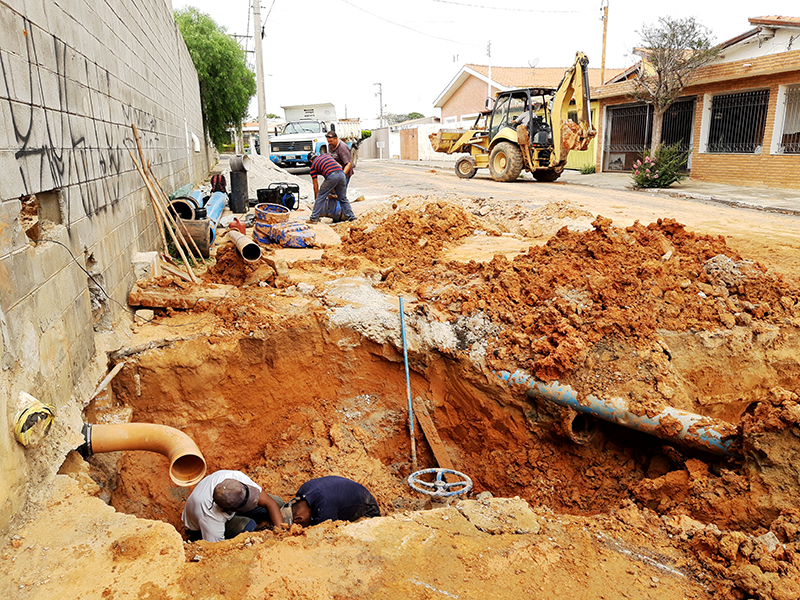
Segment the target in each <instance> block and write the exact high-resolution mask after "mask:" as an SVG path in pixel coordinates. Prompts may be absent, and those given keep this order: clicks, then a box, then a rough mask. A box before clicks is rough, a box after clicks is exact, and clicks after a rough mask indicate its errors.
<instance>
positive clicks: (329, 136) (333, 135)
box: [325, 131, 339, 140]
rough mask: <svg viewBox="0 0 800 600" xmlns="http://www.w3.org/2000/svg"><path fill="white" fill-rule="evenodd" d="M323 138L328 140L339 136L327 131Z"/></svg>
mask: <svg viewBox="0 0 800 600" xmlns="http://www.w3.org/2000/svg"><path fill="white" fill-rule="evenodd" d="M325 137H326V138H328V139H329V140H330V139H332V138H338V137H339V136H338V135H336V132H335V131H329V132H328V133H326V134H325Z"/></svg>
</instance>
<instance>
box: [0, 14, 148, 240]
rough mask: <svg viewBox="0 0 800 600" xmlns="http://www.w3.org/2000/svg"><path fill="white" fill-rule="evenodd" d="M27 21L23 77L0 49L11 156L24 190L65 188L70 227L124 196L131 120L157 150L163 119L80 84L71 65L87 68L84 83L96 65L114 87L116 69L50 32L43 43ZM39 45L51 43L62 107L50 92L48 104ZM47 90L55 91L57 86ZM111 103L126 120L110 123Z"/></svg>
mask: <svg viewBox="0 0 800 600" xmlns="http://www.w3.org/2000/svg"><path fill="white" fill-rule="evenodd" d="M24 22H25V50H26V53H27V67H28V71H27V74H25V75H22V74H20V73H14V75H16V76H17V77H21V76H22V77H24V78H25V81H23V82H19V81H16V82H14V77H13V75H12V71H13V70H12V66H11V64H10V59H9V57H6V56H4V54H3V53H2V52H0V75H2V82H3V83H4V84H5V89H6V90H7V98H6V101H7V102H8V104H9V109H10V115H11V123H10V130H9V135H10V136H13V139H11V140H10V142H11V143H14V142H15V143H16V151H15V154H14V156H15V158H16V160H17V164H18V167H19V172H20V176H21V177H22V181H23V185H24V188H25V194H26V195H34V194H36V193H37V192H42V191H46V190H50V189H54V188H60V189H61V190H62V194H63V195H64V198H65V203H64V209H65V210H66V212H67V214H65V215H63V217H64V221H63V222H64V224H65V225H67V226H69V224H70V223H72V222H74V220H76V219H78V218H80V217H82V216H83V215H87V216H91V215H94V214H97V213H98V212H100V211H103V210H106V209H108V208H110V207H112V206H114V205H115V204H116V203H117V202H119V199H120V195H121V193H120V191H121V190H120V186H121V175H122V174H123V172H124V168H123V161H124V160H129V159H126V158H125V157H126V156H127V154H128V149H133V150H134V152H135V151H136V144H135V142H134V140H133V136H132V133H131V129H130V126H129V125H128V124H130V123H136V125H137V127H138V128H139V131H140V132H141V133H140V135H142V136H143V139H142V142H143V144H144V145H145V147H149V148H153V149H155V148H157V147H158V145H159V144H158V134H157V133H156V130H157V125H158V122H157V119H156V118H155V117H154V116H153V115H151V114H149V113H147V112H145V111H143V110H141V109H138V108H135V107H133V106H130V105H127V104H124V103H122V102H120V101H119V100H117V99H114V98H111V97H109V96H108V95H107V94H101V93H99V92H96V90H94V91H90V90H89V88H86V87H84V86H81V85H76V84H75V81H74V80H73V79H71V78H70V77H69V67H73V68H74V65H78V68H82V69H85V75H86V81H87V82H88V81H91V80H92V78H91V75H93V74H94V73H90V69H96V71H97V73H96V78H97V80H98V81H99V83H100V85H104V86H105V87H106V89H110V80H111V74H110V73H109V72H108V71H107V70H106V69H103V68H102V67H100V66H99V65H96V64H95V63H93V62H91V61H90V60H89V59H88V58H86V57H85V56H83V55H80V54H77V53H75V52H74V50H72V49H71V48H70V47H69V46H67V44H66V43H65V42H64V41H62V40H59V39H58V38H56V37H55V36H54V35H49V34H46V35H49V39H46V41H41V40H36V39H34V35H33V30H34V28H33V27H32V26H31V23H30V21H28V20H27V19H25V21H24ZM41 43H48V44H49V43H52V45H53V51H54V54H55V76H56V77H55V79H56V81H57V101H56V104H57V107H55V106H53V104H54V102H53V99H52V98H50V99H49V100H50V102H46V98H45V94H46V93H47V92H46V89H47V88H46V86H47V85H48V84H50V85H52V76H51V74H52V71H51V70H50V69H49V67H47V66H45V65H43V64H42V62H41V61H40V60H39V58H40V57H39V51H38V48H37V44H41ZM72 61H77V62H74V63H73V62H72ZM68 62H70V64H68ZM103 80H104V81H103ZM12 83H16V85H12ZM12 89H13V90H14V93H12V92H11V90H12ZM49 92H50V93H51V94H52V93H55V92H56V90H52V89H51V90H49ZM95 92H96V93H95ZM114 103H116V105H117V106H118V107H121V113H122V116H123V119H124V123H126V124H120V123H114V122H112V119H111V110H112V107H113V105H114ZM103 104H105V105H103ZM82 115H87V116H82ZM126 164H129V163H126ZM129 169H130V166H129V167H128V170H129ZM72 194H78V195H79V200H80V203H79V205H80V206H81V207H82V209H83V214H80V215H77V214H76V215H70V214H69V213H70V212H71V211H75V210H77V208H78V203H75V202H73V201H72V200H73V198H72Z"/></svg>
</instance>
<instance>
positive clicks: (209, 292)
mask: <svg viewBox="0 0 800 600" xmlns="http://www.w3.org/2000/svg"><path fill="white" fill-rule="evenodd" d="M162 266H163V265H162ZM195 287H196V289H189V290H184V289H171V288H160V287H152V288H151V287H148V288H142V287H141V286H140V285H139V284H138V283H135V284H134V285H133V288H131V291H130V293H129V294H128V304H130V305H131V306H144V307H147V308H194V307H195V306H196V305H197V303H198V302H200V301H201V300H203V301H205V302H211V303H216V302H218V301H219V300H221V299H222V298H224V297H225V296H226V295H227V294H230V293H231V291H232V290H233V289H234V288H235V286H232V285H224V286H223V285H215V286H214V287H210V286H207V285H206V286H195Z"/></svg>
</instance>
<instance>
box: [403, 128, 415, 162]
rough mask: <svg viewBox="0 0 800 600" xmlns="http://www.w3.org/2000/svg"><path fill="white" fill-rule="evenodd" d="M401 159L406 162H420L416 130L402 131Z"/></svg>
mask: <svg viewBox="0 0 800 600" xmlns="http://www.w3.org/2000/svg"><path fill="white" fill-rule="evenodd" d="M400 158H402V159H404V160H419V146H418V145H417V130H416V129H403V130H401V131H400Z"/></svg>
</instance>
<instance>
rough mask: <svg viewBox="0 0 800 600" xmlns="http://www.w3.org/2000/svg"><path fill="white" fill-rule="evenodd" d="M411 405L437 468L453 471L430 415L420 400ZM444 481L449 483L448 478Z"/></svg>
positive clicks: (415, 400)
mask: <svg viewBox="0 0 800 600" xmlns="http://www.w3.org/2000/svg"><path fill="white" fill-rule="evenodd" d="M411 404H412V406H413V408H414V415H415V416H416V417H417V422H418V423H419V425H420V427H422V431H423V433H424V434H425V439H427V440H428V444H429V445H430V447H431V450H433V456H434V457H435V458H436V462H437V463H438V465H439V467H441V468H442V469H453V470H455V469H454V467H453V463H452V462H450V457H449V456H448V455H447V450H445V447H444V444H443V443H442V438H440V437H439V432H438V431H437V430H436V426H435V425H434V424H433V419H431V415H430V413H429V412H428V409H427V408H426V407H425V403H424V402H423V400H422V398H420V397H419V396H417V397H416V398H414V399H413V400H412V401H411ZM446 479H448V481H449V479H450V478H448V477H446Z"/></svg>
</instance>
